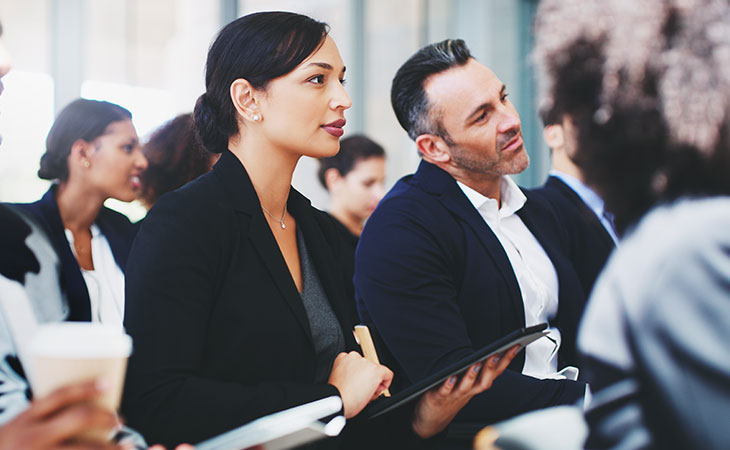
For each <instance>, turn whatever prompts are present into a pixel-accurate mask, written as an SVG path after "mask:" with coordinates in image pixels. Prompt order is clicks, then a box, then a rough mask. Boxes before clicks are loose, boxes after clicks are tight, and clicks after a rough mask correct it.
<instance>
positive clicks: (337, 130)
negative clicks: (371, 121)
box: [321, 119, 346, 137]
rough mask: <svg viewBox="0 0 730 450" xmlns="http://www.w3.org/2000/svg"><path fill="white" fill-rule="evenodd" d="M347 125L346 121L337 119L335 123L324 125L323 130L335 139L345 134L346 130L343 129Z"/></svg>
mask: <svg viewBox="0 0 730 450" xmlns="http://www.w3.org/2000/svg"><path fill="white" fill-rule="evenodd" d="M345 123H346V121H345V119H337V120H335V121H334V122H330V123H328V124H325V125H322V126H321V128H322V129H323V130H324V131H326V132H328V133H329V134H331V135H332V136H334V137H341V136H342V135H343V134H345V130H343V129H342V127H344V126H345Z"/></svg>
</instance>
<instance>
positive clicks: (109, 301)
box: [65, 224, 124, 329]
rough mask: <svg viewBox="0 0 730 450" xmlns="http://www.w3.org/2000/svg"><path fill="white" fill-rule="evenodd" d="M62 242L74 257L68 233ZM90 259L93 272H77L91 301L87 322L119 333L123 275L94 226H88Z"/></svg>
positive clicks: (69, 231)
mask: <svg viewBox="0 0 730 450" xmlns="http://www.w3.org/2000/svg"><path fill="white" fill-rule="evenodd" d="M65 232H66V239H68V243H69V244H70V245H71V250H72V251H73V252H74V256H76V257H77V258H78V256H77V255H76V249H75V247H74V237H73V233H71V230H68V229H67V230H65ZM91 259H92V261H93V262H94V270H86V269H83V268H81V274H82V275H83V277H84V282H85V283H86V289H87V290H88V292H89V300H90V301H91V321H92V322H101V323H104V324H108V325H116V326H118V327H119V328H120V329H123V328H124V327H123V320H124V272H122V269H121V268H120V267H119V266H118V265H117V262H116V261H115V260H114V254H113V253H112V249H111V247H110V246H109V241H107V239H106V237H105V236H104V235H103V234H102V233H101V230H99V227H98V226H97V225H96V224H92V225H91Z"/></svg>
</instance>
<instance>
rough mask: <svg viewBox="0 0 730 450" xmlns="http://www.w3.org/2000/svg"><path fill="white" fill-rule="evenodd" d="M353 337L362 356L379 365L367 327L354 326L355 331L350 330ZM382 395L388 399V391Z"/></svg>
mask: <svg viewBox="0 0 730 450" xmlns="http://www.w3.org/2000/svg"><path fill="white" fill-rule="evenodd" d="M352 333H353V334H354V335H355V342H357V343H358V344H359V345H360V348H361V349H362V354H363V356H364V357H365V358H366V359H367V360H368V361H370V362H374V363H375V364H380V360H379V359H378V352H376V351H375V344H373V337H372V336H370V329H369V328H368V327H367V325H355V329H354V330H352ZM383 395H384V396H386V397H390V391H389V390H388V389H386V390H384V391H383Z"/></svg>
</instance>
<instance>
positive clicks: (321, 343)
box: [297, 228, 345, 383]
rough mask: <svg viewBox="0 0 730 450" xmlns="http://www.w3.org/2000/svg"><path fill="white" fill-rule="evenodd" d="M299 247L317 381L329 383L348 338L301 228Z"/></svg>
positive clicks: (315, 379) (303, 290)
mask: <svg viewBox="0 0 730 450" xmlns="http://www.w3.org/2000/svg"><path fill="white" fill-rule="evenodd" d="M297 246H298V247H299V262H300V264H301V266H302V281H303V288H302V293H301V296H302V302H304V309H305V310H306V311H307V318H309V326H310V328H311V329H312V338H313V340H314V350H315V353H316V355H317V369H316V372H315V377H314V381H315V382H316V383H326V382H327V380H328V379H329V374H330V371H331V370H332V363H333V362H334V360H335V357H336V356H337V355H338V354H339V353H340V352H343V351H345V337H344V336H343V335H342V328H341V327H340V322H339V321H338V320H337V316H335V313H334V312H333V311H332V307H331V306H330V303H329V301H328V300H327V294H326V293H325V292H324V289H323V288H322V283H320V281H319V276H318V275H317V271H316V269H315V267H314V264H313V263H312V260H311V259H310V258H309V253H308V252H307V245H306V243H305V242H304V236H302V233H301V231H299V228H297Z"/></svg>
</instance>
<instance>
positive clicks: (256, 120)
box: [253, 114, 261, 122]
mask: <svg viewBox="0 0 730 450" xmlns="http://www.w3.org/2000/svg"><path fill="white" fill-rule="evenodd" d="M253 120H254V122H258V121H259V120H261V116H259V115H258V114H254V115H253Z"/></svg>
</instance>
